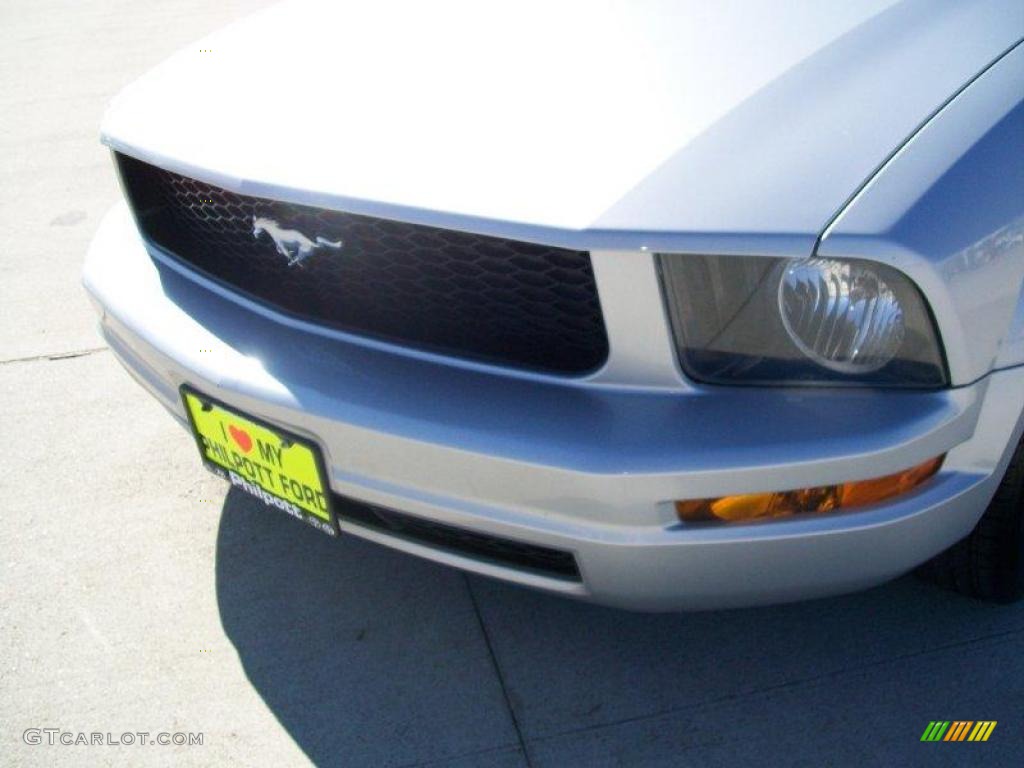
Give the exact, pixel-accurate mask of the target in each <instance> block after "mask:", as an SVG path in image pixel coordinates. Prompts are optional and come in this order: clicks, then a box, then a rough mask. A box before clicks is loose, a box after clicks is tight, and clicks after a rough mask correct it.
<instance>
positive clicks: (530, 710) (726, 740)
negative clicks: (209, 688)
mask: <svg viewBox="0 0 1024 768" xmlns="http://www.w3.org/2000/svg"><path fill="white" fill-rule="evenodd" d="M216 581H217V597H218V603H219V607H220V613H221V619H222V622H223V625H224V629H225V631H226V633H227V635H228V637H229V639H230V640H231V642H232V643H233V644H234V646H235V648H236V649H237V651H238V654H239V657H240V660H241V662H242V664H243V666H244V669H245V671H246V673H247V675H248V677H249V679H250V680H251V682H252V684H253V686H254V688H255V690H256V691H257V692H258V693H259V695H260V696H261V697H262V698H263V699H264V700H265V702H266V704H267V706H268V707H269V708H270V709H271V711H272V712H273V713H274V715H275V716H276V717H277V718H278V720H279V721H280V723H281V724H282V725H283V726H284V728H286V729H287V731H288V732H289V733H290V735H291V736H292V738H293V739H294V740H295V741H296V743H297V744H298V745H299V746H300V747H301V748H302V749H303V750H304V751H305V752H306V754H307V755H308V756H309V757H310V759H311V760H313V761H314V762H315V763H317V764H321V765H324V764H339V763H340V764H346V765H364V764H373V765H415V764H420V763H428V762H431V761H440V762H442V763H444V764H448V763H447V761H448V760H450V759H451V758H453V757H461V760H460V761H458V764H460V765H462V764H465V765H519V764H522V762H521V753H520V749H519V743H520V741H519V739H520V736H519V734H522V737H523V739H524V740H525V742H526V744H527V748H528V750H529V752H530V757H531V761H532V763H533V764H534V765H542V764H543V765H547V764H551V765H564V764H588V765H590V764H603V763H604V761H605V759H606V758H607V757H608V756H609V755H611V756H612V757H613V758H614V760H610V761H609V764H640V763H649V764H655V763H657V764H662V763H665V764H672V761H667V762H666V761H665V760H663V759H662V758H664V757H665V756H666V755H672V754H675V755H677V756H678V755H680V754H682V753H684V752H685V753H687V754H688V755H689V756H690V757H691V758H694V759H697V760H698V762H708V761H710V762H719V761H722V760H725V761H726V762H730V761H732V760H736V759H744V758H749V759H752V760H757V759H758V758H759V756H763V754H764V752H763V750H764V749H766V748H769V747H772V748H776V749H787V750H790V754H791V756H793V757H794V758H795V757H798V756H802V757H803V758H805V759H806V760H808V761H809V762H816V761H817V762H819V763H820V760H824V761H825V762H832V761H837V762H839V763H842V762H845V760H848V759H849V760H857V759H859V760H862V761H863V759H864V758H865V757H868V758H870V757H872V756H874V757H876V758H880V757H882V756H883V755H884V756H885V757H886V758H888V759H889V760H895V759H897V758H898V757H899V756H900V754H901V753H900V751H899V750H896V751H893V750H891V749H888V748H887V749H886V750H885V751H884V752H878V753H874V752H871V748H870V747H869V746H868V742H865V741H864V735H865V732H866V729H873V732H874V734H875V735H874V737H873V739H874V741H873V742H871V743H874V744H879V743H881V744H885V743H886V740H887V739H888V740H891V741H892V742H894V743H900V744H902V745H903V746H904V747H905V748H906V749H914V748H918V747H919V738H920V734H921V732H922V731H923V729H924V727H925V726H926V725H927V723H928V720H929V719H935V718H937V717H938V718H943V717H944V718H951V719H956V718H965V719H970V718H977V719H982V718H990V719H998V718H999V717H1000V715H1002V716H1006V717H1008V716H1011V715H1013V714H1014V713H1016V714H1017V715H1019V712H1020V706H1021V704H1022V700H1021V694H1020V692H1021V690H1022V685H1021V683H1020V681H1021V680H1022V678H1024V668H1022V666H1021V664H1022V662H1021V661H1020V659H1021V658H1024V654H1022V653H1021V637H1022V635H1021V630H1022V625H1024V621H1022V619H1024V613H1022V611H1021V610H1020V609H1019V608H1017V607H1012V608H1000V607H997V606H990V605H985V604H982V603H977V602H973V601H969V600H966V599H963V598H960V597H958V596H956V595H951V594H949V593H945V592H942V591H940V590H938V589H935V588H932V587H931V586H929V585H926V584H921V583H919V582H918V581H917V580H915V579H914V578H912V577H909V578H903V579H900V580H898V581H896V582H893V583H892V584H889V585H886V586H883V587H880V588H877V589H874V590H870V591H868V592H864V593H860V594H856V595H850V596H845V597H840V598H834V599H827V600H817V601H813V602H807V603H801V604H796V605H787V606H776V607H769V608H758V609H749V610H735V611H723V612H713V613H696V614H660V615H654V614H633V613H628V612H623V611H618V610H614V609H607V608H602V607H598V606H592V605H587V604H583V603H577V602H574V601H570V600H566V599H562V598H557V597H552V596H548V595H544V594H540V593H536V592H533V591H529V590H525V589H520V588H517V587H512V586H508V585H504V584H501V583H498V582H493V581H490V580H486V579H482V578H476V577H472V578H469V579H467V578H466V577H465V576H464V575H462V574H461V573H460V572H458V571H455V570H453V569H449V568H445V567H442V566H438V565H435V564H432V563H429V562H426V561H423V560H420V559H418V558H414V557H411V556H408V555H405V554H402V553H399V552H395V551H392V550H389V549H387V548H384V547H380V546H377V545H374V544H370V543H368V542H364V541H361V540H358V539H356V538H354V537H345V538H343V540H341V541H335V540H332V539H330V538H328V537H327V536H325V535H323V534H322V533H319V532H316V531H314V530H312V529H310V528H306V527H304V526H301V525H300V524H298V523H296V522H295V521H294V520H292V519H290V518H288V517H287V516H285V515H282V514H280V513H276V514H275V513H274V512H273V511H271V510H268V509H266V508H265V507H263V506H262V505H261V504H260V503H259V502H256V501H253V500H252V499H250V498H249V497H247V496H245V495H243V494H241V493H240V492H237V491H235V490H232V491H231V492H230V493H229V494H228V496H227V499H226V501H225V505H224V509H223V515H222V519H221V524H220V529H219V534H218V541H217V559H216ZM485 627H486V633H485V629H484V628H485ZM496 663H497V664H498V665H499V666H500V668H501V672H502V674H501V677H500V678H499V676H498V675H497V674H495V664H496ZM1008 665H1009V666H1008ZM940 668H945V669H946V672H940V671H938V670H939V669H940ZM951 670H956V671H955V672H953V671H951ZM993 688H995V689H996V690H993ZM1014 691H1017V693H1016V694H1014V693H1013V692H1014ZM509 703H510V704H511V706H512V707H513V709H514V711H515V714H516V720H515V723H513V721H512V718H511V717H510V716H509V713H508V709H507V707H508V704H509ZM1011 705H1012V707H1014V708H1015V709H1014V710H1013V712H1011V711H1010V710H1009V709H1008V708H1009V707H1011ZM782 724H785V725H786V727H785V728H783V727H781V726H782ZM517 728H518V732H517ZM856 734H859V735H856ZM1003 735H1004V736H1009V734H1003ZM1020 746H1021V739H1020V734H1019V733H1014V735H1013V737H1012V744H1010V743H1008V742H1004V743H1003V744H1001V745H998V748H999V749H1000V750H1002V749H1011V748H1012V749H1019V748H1020ZM815 750H818V751H815ZM865 750H867V751H865ZM904 756H905V757H906V758H907V759H912V757H913V755H912V754H911V753H907V754H906V755H904ZM715 757H717V758H718V759H714V758H715ZM948 757H950V758H952V757H953V755H952V754H950V755H949V756H948ZM961 757H962V756H961ZM988 757H989V758H992V757H994V755H992V754H989V755H988ZM796 762H801V760H796ZM869 762H872V761H871V760H870V759H869Z"/></svg>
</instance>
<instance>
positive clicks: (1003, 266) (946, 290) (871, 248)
mask: <svg viewBox="0 0 1024 768" xmlns="http://www.w3.org/2000/svg"><path fill="white" fill-rule="evenodd" d="M865 119H871V116H870V115H866V116H865ZM818 253H819V254H820V255H822V256H834V257H845V258H851V257H858V258H864V259H874V260H876V261H881V262H885V263H887V264H890V265H892V266H894V267H897V268H899V269H902V270H903V271H904V272H905V273H906V274H908V275H909V276H910V277H911V279H913V280H914V281H915V282H916V283H917V284H918V286H919V287H920V288H921V290H922V292H923V293H924V295H925V297H926V298H927V300H928V302H929V305H930V306H931V309H932V312H933V313H934V316H935V321H936V324H937V325H938V329H939V333H940V336H941V338H942V341H943V344H944V347H945V352H946V359H947V361H948V364H949V370H950V378H951V383H952V384H953V386H958V385H964V384H968V383H970V382H972V381H976V380H977V379H979V378H981V377H982V376H984V375H985V374H987V373H989V372H990V371H991V370H993V369H994V368H997V367H1010V366H1013V365H1017V364H1021V363H1024V294H1022V290H1021V288H1022V284H1024V44H1021V43H1018V44H1017V46H1016V47H1015V48H1013V49H1011V50H1010V51H1009V52H1007V53H1006V54H1005V55H1003V56H1002V57H1001V58H1000V59H999V60H998V61H997V62H996V63H995V64H993V65H992V66H990V67H989V68H988V69H987V70H986V71H985V72H983V73H982V74H981V75H979V76H978V77H977V78H975V79H974V80H973V82H971V83H970V84H969V85H968V86H967V87H965V88H964V89H963V90H962V91H961V92H960V93H959V94H957V95H956V97H955V98H953V99H952V100H951V101H950V102H949V103H948V104H947V105H946V106H945V107H944V108H943V109H942V110H940V111H939V112H938V113H937V114H936V115H935V116H934V117H933V118H932V119H931V120H930V121H929V122H928V123H927V124H926V125H925V126H924V127H923V128H922V129H921V130H920V131H918V132H917V133H916V134H915V135H914V136H913V138H912V139H911V140H910V141H908V142H907V143H906V144H905V145H904V146H903V147H902V148H901V149H900V150H899V151H898V152H897V153H896V154H895V155H894V156H893V157H892V158H891V159H890V160H889V162H887V163H886V164H885V165H884V166H883V167H882V168H881V169H880V170H879V171H878V173H877V174H875V176H874V177H873V178H871V180H870V181H869V182H868V183H867V184H866V185H865V186H864V187H863V188H862V189H861V190H860V192H859V193H858V194H857V195H856V196H855V197H854V198H853V199H852V201H851V202H850V203H849V204H848V205H847V206H846V208H845V209H844V210H843V211H842V212H841V213H840V214H839V215H838V216H837V217H836V219H835V220H834V221H833V223H832V224H831V226H829V227H828V229H827V230H826V231H825V233H824V235H823V237H822V239H821V242H820V245H819V248H818Z"/></svg>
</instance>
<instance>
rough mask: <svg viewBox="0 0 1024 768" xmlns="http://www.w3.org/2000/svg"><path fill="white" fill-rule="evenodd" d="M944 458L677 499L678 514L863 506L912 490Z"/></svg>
mask: <svg viewBox="0 0 1024 768" xmlns="http://www.w3.org/2000/svg"><path fill="white" fill-rule="evenodd" d="M944 458H945V456H939V457H937V458H934V459H929V460H928V461H926V462H924V463H923V464H918V465H917V466H916V467H911V468H910V469H907V470H904V471H903V472H897V473H896V474H894V475H886V476H885V477H876V478H874V479H872V480H858V481H856V482H852V483H840V484H839V485H823V486H820V487H818V488H800V489H798V490H795V491H775V492H772V493H744V494H739V495H737V496H721V497H719V498H717V499H694V500H692V501H677V502H676V514H678V515H679V519H680V520H682V521H683V522H684V523H694V522H702V521H708V520H717V521H727V522H737V521H742V520H760V519H763V518H772V517H788V516H789V515H799V514H805V513H815V512H833V511H835V510H839V509H850V508H852V507H861V506H864V505H866V504H875V503H877V502H879V501H884V500H886V499H891V498H893V497H894V496H899V495H900V494H903V493H907V492H908V491H912V490H913V489H914V488H916V487H917V486H919V485H920V484H921V483H923V482H924V481H925V480H927V479H928V478H930V477H931V476H932V475H934V474H935V473H936V472H938V471H939V467H941V466H942V460H943V459H944Z"/></svg>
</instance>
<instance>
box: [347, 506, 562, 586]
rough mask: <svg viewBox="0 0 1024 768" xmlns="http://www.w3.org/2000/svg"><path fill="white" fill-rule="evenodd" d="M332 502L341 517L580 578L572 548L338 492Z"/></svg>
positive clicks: (504, 562)
mask: <svg viewBox="0 0 1024 768" xmlns="http://www.w3.org/2000/svg"><path fill="white" fill-rule="evenodd" d="M333 505H334V509H335V511H336V512H337V514H338V518H339V519H340V520H348V521H351V522H354V523H358V524H359V525H363V526H366V527H367V528H373V529H375V530H379V531H383V532H385V533H389V534H391V535H393V536H398V537H400V538H403V539H408V540H410V541H417V542H420V543H423V544H428V545H430V546H434V547H437V548H439V549H444V550H447V551H449V552H455V553H457V554H460V555H466V556H468V557H473V558H476V559H478V560H484V561H488V562H493V563H496V564H498V565H505V566H512V567H513V568H518V569H520V570H527V571H535V572H537V573H540V574H543V575H545V576H552V577H554V578H559V579H568V580H571V581H579V580H580V571H579V568H578V567H577V565H576V558H575V557H573V556H572V553H570V552H564V551H562V550H559V549H551V548H549V547H540V546H537V545H536V544H525V543H523V542H521V541H512V540H511V539H505V538H501V537H499V536H491V535H488V534H483V533H476V532H474V531H467V530H465V529H464V528H456V527H455V526H451V525H445V524H443V523H436V522H434V521H432V520H424V519H423V518H418V517H413V516H412V515H406V514H404V513H402V512H395V511H394V510H390V509H382V508H381V507H375V506H373V505H372V504H365V503H363V502H361V501H355V500H353V499H348V498H345V497H343V496H337V495H335V496H334V497H333Z"/></svg>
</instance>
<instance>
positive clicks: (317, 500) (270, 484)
mask: <svg viewBox="0 0 1024 768" xmlns="http://www.w3.org/2000/svg"><path fill="white" fill-rule="evenodd" d="M181 396H182V399H183V400H184V401H185V411H186V412H187V413H188V417H189V422H190V423H191V424H192V433H193V435H194V436H195V438H196V445H198V447H199V454H200V456H202V459H203V463H204V464H206V466H207V467H208V468H209V469H211V470H212V471H213V472H214V473H216V474H218V475H220V476H221V477H223V478H224V479H225V480H228V481H229V482H230V483H231V484H232V485H233V486H235V487H237V488H239V489H241V490H243V491H245V492H246V493H248V494H250V495H251V496H255V497H256V498H257V499H259V500H260V501H262V502H263V503H264V504H266V505H267V506H268V507H274V508H275V509H279V510H281V511H283V512H287V513H288V514H289V515H291V516H292V517H295V518H298V519H299V520H302V521H304V522H306V523H308V524H309V525H312V526H313V527H314V528H316V529H317V530H319V531H323V532H324V533H326V534H328V535H330V536H337V535H338V525H337V522H336V520H335V517H334V513H333V511H332V510H331V497H330V493H329V492H328V484H327V482H326V477H327V473H326V472H325V471H324V462H323V458H322V457H321V455H320V450H319V448H318V447H317V446H316V445H315V444H314V443H312V442H310V441H309V440H305V439H303V438H301V437H298V436H297V435H293V434H291V433H289V432H286V431H285V430H283V429H279V428H277V427H272V426H270V425H269V424H264V423H263V422H261V421H257V420H256V419H254V418H252V417H251V416H246V415H244V414H241V413H239V412H237V411H235V410H233V409H231V408H228V407H227V406H225V405H223V404H222V403H218V402H217V401H216V400H213V399H211V398H209V397H207V396H206V395H203V394H200V393H199V392H196V391H195V390H194V389H191V388H189V387H184V386H183V387H182V388H181Z"/></svg>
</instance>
